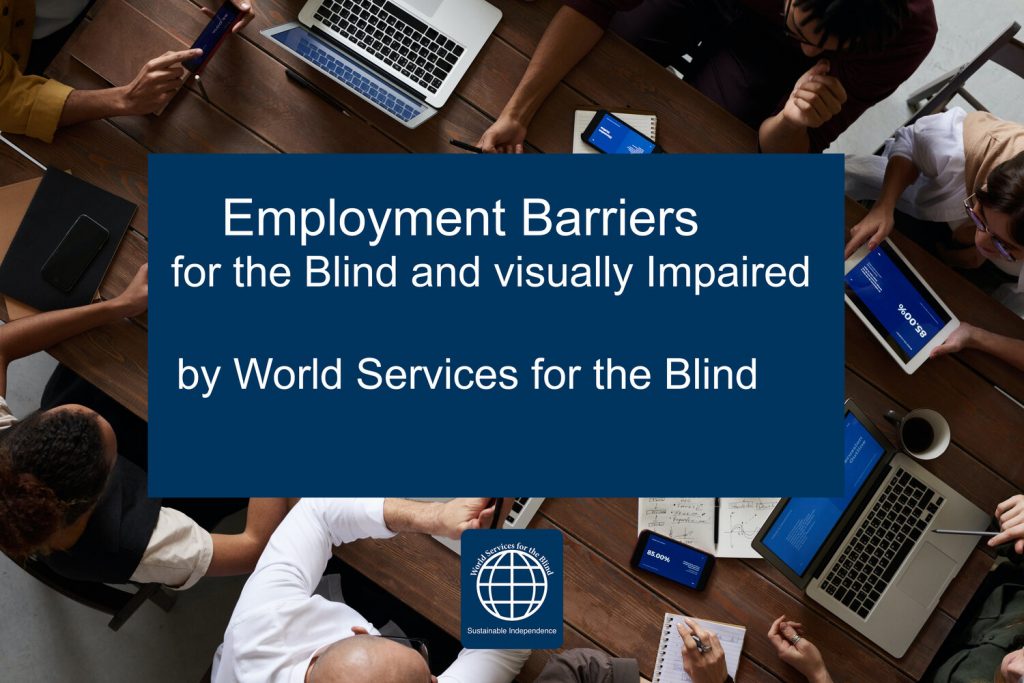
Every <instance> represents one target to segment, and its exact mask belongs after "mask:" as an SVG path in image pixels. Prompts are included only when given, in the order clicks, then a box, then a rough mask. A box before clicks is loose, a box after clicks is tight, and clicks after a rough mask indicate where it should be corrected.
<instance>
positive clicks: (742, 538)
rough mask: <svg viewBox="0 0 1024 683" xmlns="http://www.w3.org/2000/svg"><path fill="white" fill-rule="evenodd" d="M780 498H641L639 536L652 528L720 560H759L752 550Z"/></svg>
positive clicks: (638, 523)
mask: <svg viewBox="0 0 1024 683" xmlns="http://www.w3.org/2000/svg"><path fill="white" fill-rule="evenodd" d="M778 502H779V499H778V498H641V499H640V514H639V515H638V516H637V533H638V534H639V533H640V532H641V531H643V530H644V529H650V530H651V531H655V532H657V533H659V534H661V535H663V536H668V537H669V538H674V539H675V540H677V541H682V542H683V543H686V544H688V545H692V546H695V547H697V548H700V549H701V550H706V551H707V552H709V553H712V554H714V555H716V556H718V557H752V558H754V557H760V555H758V554H757V551H756V550H754V549H753V548H751V547H750V542H751V541H752V540H753V539H754V536H756V535H757V532H758V531H759V530H760V529H761V526H762V525H763V524H764V522H765V520H767V519H768V515H770V514H771V511H772V510H774V509H775V505H776V503H778Z"/></svg>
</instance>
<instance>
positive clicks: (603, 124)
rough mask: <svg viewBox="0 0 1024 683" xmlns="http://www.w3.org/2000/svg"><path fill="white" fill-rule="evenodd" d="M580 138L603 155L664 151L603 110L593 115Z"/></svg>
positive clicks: (652, 141)
mask: <svg viewBox="0 0 1024 683" xmlns="http://www.w3.org/2000/svg"><path fill="white" fill-rule="evenodd" d="M580 137H581V138H582V139H583V142H585V143H587V144H588V145H590V146H591V147H593V148H594V149H596V150H597V151H598V152H602V153H604V154H661V153H664V151H665V150H663V149H662V148H661V147H660V146H659V145H658V144H656V143H655V142H654V140H651V139H650V138H649V137H647V136H646V135H644V134H643V133H641V132H640V131H638V130H637V129H636V128H633V127H632V126H630V125H629V124H628V123H626V122H625V121H623V120H622V119H620V118H619V117H617V116H615V115H614V114H611V113H609V112H607V111H605V110H604V109H601V110H600V111H598V112H597V113H596V114H594V118H593V119H591V121H590V123H589V124H587V127H586V129H585V130H584V131H583V133H581V134H580Z"/></svg>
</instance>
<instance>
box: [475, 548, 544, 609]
mask: <svg viewBox="0 0 1024 683" xmlns="http://www.w3.org/2000/svg"><path fill="white" fill-rule="evenodd" d="M476 595H477V597H478V598H479V599H480V604H481V605H483V608H484V609H485V610H487V613H488V614H490V615H491V616H493V617H496V618H498V619H501V620H502V621H522V620H523V619H528V618H529V617H531V616H533V615H534V614H536V613H537V610H539V609H540V608H541V606H542V605H543V604H544V600H545V599H546V598H547V596H548V575H547V573H546V572H545V571H544V568H543V567H542V566H541V564H540V562H539V561H538V560H537V558H535V557H533V556H532V555H529V554H527V553H524V552H523V551H521V550H502V551H501V552H499V553H496V554H494V555H492V556H491V557H489V558H487V561H486V562H484V564H483V566H481V567H480V571H479V572H478V573H477V577H476Z"/></svg>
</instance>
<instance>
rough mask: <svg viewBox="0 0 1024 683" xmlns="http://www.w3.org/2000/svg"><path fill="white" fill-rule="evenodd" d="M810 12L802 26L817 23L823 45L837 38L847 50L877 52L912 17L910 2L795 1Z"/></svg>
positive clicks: (794, 3) (794, 1)
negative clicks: (830, 39)
mask: <svg viewBox="0 0 1024 683" xmlns="http://www.w3.org/2000/svg"><path fill="white" fill-rule="evenodd" d="M793 5H794V6H796V7H799V8H800V9H802V10H803V11H805V12H807V17H806V18H805V19H804V20H803V21H802V22H800V25H801V26H806V25H808V24H813V23H817V24H818V28H819V29H820V30H821V43H820V44H819V47H820V46H821V45H824V44H825V41H827V40H828V39H829V38H836V39H837V40H838V41H839V44H840V45H842V46H843V48H844V49H846V50H851V51H858V52H859V51H867V50H878V49H881V48H882V47H884V46H885V44H886V43H888V42H889V41H890V40H892V39H893V38H894V37H895V36H896V34H897V33H899V31H900V29H901V28H903V23H904V22H905V21H906V20H907V17H909V16H910V8H909V7H908V5H907V0H793Z"/></svg>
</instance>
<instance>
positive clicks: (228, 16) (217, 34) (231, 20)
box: [182, 2, 240, 73]
mask: <svg viewBox="0 0 1024 683" xmlns="http://www.w3.org/2000/svg"><path fill="white" fill-rule="evenodd" d="M239 11H240V10H239V9H238V8H237V7H235V6H234V5H233V4H231V3H230V2H225V3H224V4H223V5H221V6H220V9H219V10H217V13H216V14H215V15H214V16H213V19H210V23H209V24H207V25H206V28H204V29H203V32H202V33H200V34H199V37H198V38H196V42H195V43H193V44H192V49H193V50H194V49H196V48H199V49H200V50H202V51H203V54H201V55H200V56H198V57H196V58H195V59H190V60H188V61H187V62H183V63H182V66H184V67H185V68H186V69H188V70H189V71H191V72H193V73H195V72H196V71H198V70H199V69H200V68H202V66H203V65H204V64H205V63H206V61H207V60H208V59H209V58H210V57H212V56H213V53H214V51H215V50H216V49H217V43H219V42H220V40H221V38H223V37H224V35H225V34H226V33H227V32H228V31H230V30H231V27H232V26H234V25H235V21H237V20H238V14H239Z"/></svg>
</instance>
